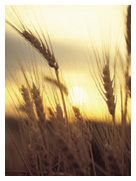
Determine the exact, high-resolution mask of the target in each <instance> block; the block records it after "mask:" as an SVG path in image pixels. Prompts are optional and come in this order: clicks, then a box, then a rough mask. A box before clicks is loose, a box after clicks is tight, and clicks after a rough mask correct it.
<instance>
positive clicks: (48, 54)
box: [6, 7, 68, 124]
mask: <svg viewBox="0 0 136 181" xmlns="http://www.w3.org/2000/svg"><path fill="white" fill-rule="evenodd" d="M12 10H13V12H14V13H15V15H16V16H17V18H18V21H19V23H20V26H19V25H18V23H16V24H15V25H14V24H13V22H14V21H13V22H9V21H8V20H6V23H7V24H9V25H10V26H11V27H12V28H13V29H14V30H16V31H17V32H18V33H19V34H20V35H21V36H22V37H23V38H24V39H26V40H27V41H28V42H29V43H30V44H31V45H32V46H33V47H34V48H35V49H36V50H37V51H38V52H39V53H40V54H41V55H42V56H43V57H44V59H46V60H47V62H48V64H49V66H50V67H51V68H53V69H54V70H55V75H56V78H57V81H58V86H59V89H60V94H61V98H62V102H63V107H64V112H65V119H66V124H68V116H67V110H66V104H65V99H64V95H63V91H62V88H61V83H60V78H59V71H58V69H59V66H58V62H57V60H56V57H55V55H54V52H53V48H52V45H51V42H50V39H49V43H48V41H47V40H46V37H45V35H44V34H43V32H42V35H43V39H44V41H43V40H42V38H41V36H40V34H39V33H38V31H37V30H36V28H35V31H36V34H37V37H36V35H34V33H33V32H32V31H31V30H30V29H29V28H28V26H26V25H25V23H24V24H23V22H21V18H20V16H19V14H17V12H16V9H15V8H13V7H12ZM41 31H42V30H41ZM48 38H49V35H48ZM50 47H51V48H50Z"/></svg>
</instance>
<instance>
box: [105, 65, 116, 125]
mask: <svg viewBox="0 0 136 181" xmlns="http://www.w3.org/2000/svg"><path fill="white" fill-rule="evenodd" d="M102 78H103V85H104V89H105V97H106V103H107V106H108V110H109V113H110V114H111V115H112V119H113V122H114V123H115V106H116V105H115V98H114V93H113V82H112V80H111V78H110V70H109V65H105V66H104V68H103V76H102Z"/></svg>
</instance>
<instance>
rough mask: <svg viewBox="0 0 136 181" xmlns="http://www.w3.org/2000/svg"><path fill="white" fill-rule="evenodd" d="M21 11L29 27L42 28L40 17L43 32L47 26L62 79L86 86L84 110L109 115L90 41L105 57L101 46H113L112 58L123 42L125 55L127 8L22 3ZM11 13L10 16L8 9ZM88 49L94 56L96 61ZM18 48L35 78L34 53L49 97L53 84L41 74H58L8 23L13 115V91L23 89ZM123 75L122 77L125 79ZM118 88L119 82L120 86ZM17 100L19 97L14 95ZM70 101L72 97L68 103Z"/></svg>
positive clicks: (8, 109) (8, 110) (8, 103)
mask: <svg viewBox="0 0 136 181" xmlns="http://www.w3.org/2000/svg"><path fill="white" fill-rule="evenodd" d="M8 8H9V7H7V9H8ZM17 10H18V12H19V14H20V15H21V17H22V18H23V20H24V22H25V23H26V24H27V25H29V28H32V26H31V24H30V21H32V22H33V24H34V26H35V27H38V26H37V21H35V18H36V17H37V19H38V22H39V24H40V26H41V28H42V29H43V30H44V29H45V24H46V27H47V29H48V32H49V35H50V38H51V42H52V45H53V48H54V52H55V55H56V57H57V59H58V62H59V65H60V70H61V74H62V76H61V77H62V79H63V80H64V82H65V83H66V85H67V87H68V89H72V87H79V88H81V89H79V90H81V92H82V93H83V94H85V95H86V97H87V99H86V101H84V102H83V103H82V106H81V105H80V106H81V109H82V112H83V113H85V114H86V115H87V116H88V117H93V116H94V115H95V116H96V117H100V116H104V115H105V114H106V113H107V112H106V111H107V107H106V105H105V102H104V101H103V99H102V98H101V96H100V94H99V93H98V90H97V88H96V87H95V84H94V82H93V80H92V77H91V74H90V68H91V61H93V62H94V67H96V63H95V58H94V55H93V50H92V44H91V41H93V43H95V46H96V47H97V49H98V50H99V53H100V55H101V51H102V45H103V44H104V45H105V46H106V47H108V50H110V55H111V57H113V56H114V55H115V47H116V45H117V44H118V45H119V47H120V50H121V53H122V54H123V56H124V57H125V54H124V52H125V41H124V31H125V30H124V23H125V19H124V17H125V10H126V6H38V7H37V6H35V7H30V6H25V7H24V6H18V7H17ZM33 11H34V12H35V16H34V15H33ZM6 15H8V14H7V11H6ZM28 16H29V18H28ZM6 17H7V16H6ZM13 45H14V46H13ZM88 50H89V52H90V54H91V61H90V57H89V55H88ZM13 52H14V53H13ZM16 52H17V54H18V56H19V57H21V61H23V63H24V64H25V70H26V71H27V73H28V76H29V75H32V76H33V69H31V63H32V60H31V59H33V57H35V59H36V60H35V61H36V66H37V69H38V72H39V77H40V78H39V80H40V83H39V84H40V85H42V86H43V87H44V89H46V91H47V94H48V95H49V94H50V93H49V91H51V89H52V87H51V85H49V84H46V83H45V82H44V81H43V77H42V76H43V74H46V76H52V74H53V72H52V74H51V72H50V69H49V68H48V65H47V64H46V62H44V60H41V61H39V59H42V58H41V57H40V56H39V55H38V54H37V53H36V52H34V51H33V50H32V48H31V47H30V46H29V45H28V43H27V42H25V41H23V40H22V38H20V37H19V36H18V35H17V34H16V32H14V31H13V30H12V29H11V28H10V27H9V26H8V25H6V87H7V89H6V92H5V93H6V95H5V96H6V99H5V102H6V114H12V113H13V111H12V109H11V105H13V101H12V100H11V99H10V96H9V91H8V90H10V93H11V90H12V89H14V90H15V92H16V94H18V95H19V91H18V87H20V86H21V85H22V84H23V83H24V80H23V78H22V75H21V72H20V69H19V67H18V65H17V63H16V60H15V59H16ZM30 52H31V53H30ZM37 59H38V61H37ZM29 60H30V61H29ZM26 64H27V67H26ZM96 71H97V70H96ZM117 74H118V75H119V77H121V73H120V70H118V71H117ZM11 75H12V76H11ZM13 78H14V79H16V82H17V85H16V84H15V82H14V81H13ZM120 79H121V81H122V78H120ZM118 91H119V85H118V84H117V92H118ZM11 94H12V93H11ZM43 94H45V93H43ZM117 95H118V94H117ZM12 96H13V94H12ZM78 97H81V94H80V93H79V95H77V98H75V99H78ZM13 98H14V101H15V97H14V96H13ZM49 99H50V100H51V101H53V100H52V99H53V93H52V95H51V97H50V98H47V97H46V96H45V100H46V101H45V102H46V104H47V102H48V104H49V105H50V101H49ZM117 99H118V105H117V107H118V109H119V106H120V105H119V104H120V99H119V95H118V97H117ZM69 101H70V100H69V99H67V102H68V104H69ZM15 102H16V101H15ZM17 102H18V101H17ZM17 102H16V104H17ZM98 108H99V109H98Z"/></svg>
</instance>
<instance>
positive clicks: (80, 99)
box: [68, 86, 87, 106]
mask: <svg viewBox="0 0 136 181" xmlns="http://www.w3.org/2000/svg"><path fill="white" fill-rule="evenodd" d="M68 99H69V101H70V103H71V104H72V106H82V104H84V103H85V102H86V100H87V93H86V91H85V89H84V88H82V87H79V86H74V87H72V88H70V89H69V96H68Z"/></svg>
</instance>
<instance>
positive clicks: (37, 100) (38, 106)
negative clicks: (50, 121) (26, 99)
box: [31, 83, 45, 122]
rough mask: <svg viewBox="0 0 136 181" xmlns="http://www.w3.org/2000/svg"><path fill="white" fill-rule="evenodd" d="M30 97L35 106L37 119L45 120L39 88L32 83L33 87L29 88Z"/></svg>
mask: <svg viewBox="0 0 136 181" xmlns="http://www.w3.org/2000/svg"><path fill="white" fill-rule="evenodd" d="M31 93H32V97H33V100H34V104H35V107H36V112H37V115H38V118H39V121H41V122H44V121H45V113H44V108H43V102H42V97H41V95H40V90H39V89H38V88H37V87H36V86H35V84H34V83H33V88H32V89H31Z"/></svg>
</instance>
